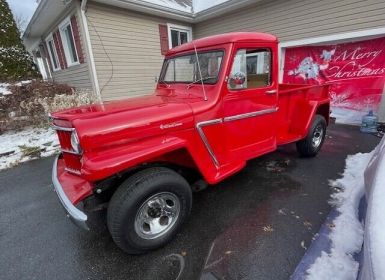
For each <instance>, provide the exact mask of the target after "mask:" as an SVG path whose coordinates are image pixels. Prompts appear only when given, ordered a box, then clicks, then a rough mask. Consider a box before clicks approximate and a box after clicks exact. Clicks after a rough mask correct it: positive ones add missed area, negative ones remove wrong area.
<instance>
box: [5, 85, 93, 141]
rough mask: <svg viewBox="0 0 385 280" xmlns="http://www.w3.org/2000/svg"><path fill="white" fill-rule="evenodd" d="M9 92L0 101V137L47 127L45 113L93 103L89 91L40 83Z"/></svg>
mask: <svg viewBox="0 0 385 280" xmlns="http://www.w3.org/2000/svg"><path fill="white" fill-rule="evenodd" d="M9 90H10V91H11V92H12V94H9V95H4V96H2V97H0V134H1V133H3V132H5V131H7V130H19V129H22V128H24V127H26V126H46V125H48V113H50V112H54V111H58V110H62V109H66V108H71V107H77V106H80V105H84V104H92V103H94V101H95V100H96V99H95V98H94V96H93V94H92V92H91V91H85V90H77V91H75V90H74V89H73V88H72V87H70V86H67V85H62V84H56V83H49V82H44V81H40V80H38V81H32V82H30V83H27V84H23V83H17V84H14V85H11V86H10V87H9Z"/></svg>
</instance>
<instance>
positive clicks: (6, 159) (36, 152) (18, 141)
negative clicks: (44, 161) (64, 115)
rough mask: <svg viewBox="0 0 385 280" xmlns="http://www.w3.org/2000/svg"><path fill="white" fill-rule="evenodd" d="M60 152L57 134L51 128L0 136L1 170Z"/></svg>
mask: <svg viewBox="0 0 385 280" xmlns="http://www.w3.org/2000/svg"><path fill="white" fill-rule="evenodd" d="M58 150H59V144H58V139H57V136H56V133H55V131H54V130H52V129H51V128H48V129H46V128H27V129H25V130H23V131H20V132H6V133H4V134H2V135H0V170H2V169H6V168H9V167H12V166H14V165H17V164H18V163H19V162H25V161H28V160H31V159H33V158H36V157H39V156H40V157H47V156H50V155H53V154H55V153H56V152H57V151H58Z"/></svg>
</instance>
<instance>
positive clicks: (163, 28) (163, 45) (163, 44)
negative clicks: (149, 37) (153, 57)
mask: <svg viewBox="0 0 385 280" xmlns="http://www.w3.org/2000/svg"><path fill="white" fill-rule="evenodd" d="M159 36H160V52H161V54H162V55H165V54H166V53H167V52H168V49H169V46H168V30H167V24H159Z"/></svg>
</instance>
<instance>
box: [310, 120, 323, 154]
mask: <svg viewBox="0 0 385 280" xmlns="http://www.w3.org/2000/svg"><path fill="white" fill-rule="evenodd" d="M323 135H324V129H323V127H322V125H317V127H316V128H315V129H314V133H313V138H312V140H311V143H312V145H313V147H314V148H318V146H319V145H320V144H321V142H322V139H323Z"/></svg>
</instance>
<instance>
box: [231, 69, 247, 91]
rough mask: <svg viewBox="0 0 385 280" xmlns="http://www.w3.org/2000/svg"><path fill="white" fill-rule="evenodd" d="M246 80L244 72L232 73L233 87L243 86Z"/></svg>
mask: <svg viewBox="0 0 385 280" xmlns="http://www.w3.org/2000/svg"><path fill="white" fill-rule="evenodd" d="M245 82H246V75H245V73H243V72H237V73H235V74H234V75H232V76H231V77H230V79H229V83H230V86H231V88H243V85H244V83H245Z"/></svg>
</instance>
